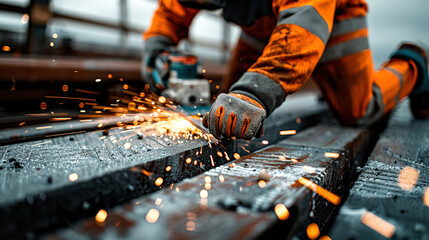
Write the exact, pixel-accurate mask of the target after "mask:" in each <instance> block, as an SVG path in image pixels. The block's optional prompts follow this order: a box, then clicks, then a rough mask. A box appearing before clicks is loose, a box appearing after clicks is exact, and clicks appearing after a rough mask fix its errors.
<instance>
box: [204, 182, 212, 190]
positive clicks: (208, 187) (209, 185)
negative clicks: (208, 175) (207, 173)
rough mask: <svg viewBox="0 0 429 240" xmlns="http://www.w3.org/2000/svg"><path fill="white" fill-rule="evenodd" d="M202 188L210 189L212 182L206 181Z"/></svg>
mask: <svg viewBox="0 0 429 240" xmlns="http://www.w3.org/2000/svg"><path fill="white" fill-rule="evenodd" d="M204 188H205V189H207V190H210V189H212V184H211V183H206V184H205V185H204Z"/></svg>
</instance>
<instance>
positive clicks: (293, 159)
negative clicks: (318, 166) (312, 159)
mask: <svg viewBox="0 0 429 240" xmlns="http://www.w3.org/2000/svg"><path fill="white" fill-rule="evenodd" d="M290 161H291V162H293V163H297V162H298V160H296V159H295V158H291V159H290Z"/></svg>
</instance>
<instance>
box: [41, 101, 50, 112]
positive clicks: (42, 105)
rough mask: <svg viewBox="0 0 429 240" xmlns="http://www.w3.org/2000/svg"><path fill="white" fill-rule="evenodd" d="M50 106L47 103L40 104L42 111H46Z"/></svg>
mask: <svg viewBox="0 0 429 240" xmlns="http://www.w3.org/2000/svg"><path fill="white" fill-rule="evenodd" d="M47 107H48V105H47V104H46V103H45V102H42V103H40V109H42V110H45V109H46V108H47Z"/></svg>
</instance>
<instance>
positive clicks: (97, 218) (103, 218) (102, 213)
mask: <svg viewBox="0 0 429 240" xmlns="http://www.w3.org/2000/svg"><path fill="white" fill-rule="evenodd" d="M106 218H107V212H106V210H104V209H100V211H98V213H97V215H95V221H97V222H99V223H103V222H104V221H106Z"/></svg>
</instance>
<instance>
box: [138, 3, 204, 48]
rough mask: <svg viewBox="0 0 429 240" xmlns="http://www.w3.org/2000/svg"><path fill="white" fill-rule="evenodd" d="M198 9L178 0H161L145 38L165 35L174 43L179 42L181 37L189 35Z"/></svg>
mask: <svg viewBox="0 0 429 240" xmlns="http://www.w3.org/2000/svg"><path fill="white" fill-rule="evenodd" d="M198 11H199V10H198V9H193V8H187V7H184V6H182V5H181V4H180V3H179V1H178V0H160V1H159V7H158V9H157V10H156V11H155V14H154V16H153V18H152V23H151V25H150V27H149V28H148V30H147V31H146V32H145V33H144V39H145V40H146V39H148V38H150V37H154V36H165V37H167V38H168V39H170V40H171V41H172V43H173V44H174V45H176V44H178V43H179V41H180V40H181V39H183V38H187V37H188V32H189V26H190V25H191V22H192V19H193V18H194V17H195V15H196V14H197V13H198Z"/></svg>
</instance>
